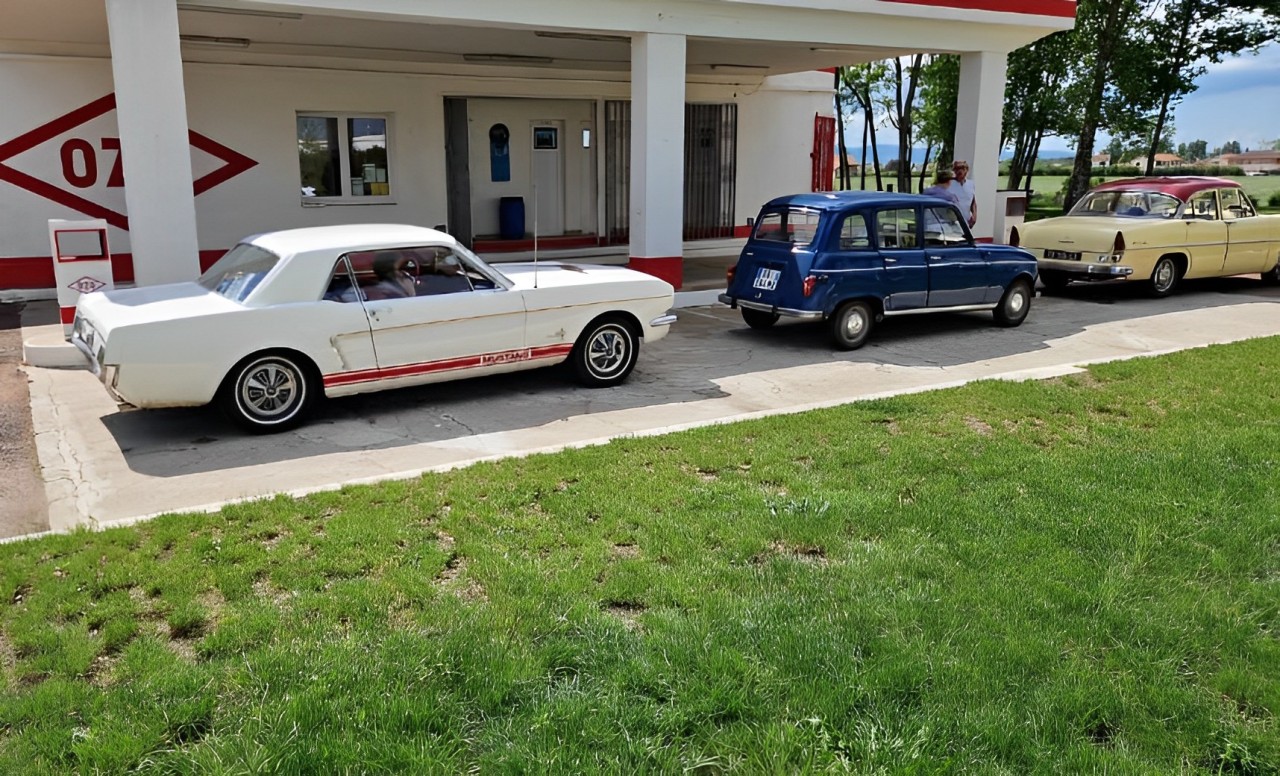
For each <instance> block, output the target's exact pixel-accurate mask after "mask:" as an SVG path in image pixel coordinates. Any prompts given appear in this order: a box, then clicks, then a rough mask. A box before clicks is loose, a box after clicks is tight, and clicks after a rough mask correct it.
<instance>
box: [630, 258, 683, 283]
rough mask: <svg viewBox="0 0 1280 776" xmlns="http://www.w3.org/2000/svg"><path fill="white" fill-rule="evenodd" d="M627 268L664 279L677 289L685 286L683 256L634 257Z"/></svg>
mask: <svg viewBox="0 0 1280 776" xmlns="http://www.w3.org/2000/svg"><path fill="white" fill-rule="evenodd" d="M627 266H628V267H630V268H631V269H634V270H637V271H639V272H643V273H645V274H646V275H653V276H654V277H655V278H662V279H663V280H665V281H667V282H668V283H670V284H671V285H673V286H675V287H676V288H677V289H679V288H680V286H681V285H683V284H684V257H683V256H652V257H641V256H632V257H631V261H630V262H628V263H627Z"/></svg>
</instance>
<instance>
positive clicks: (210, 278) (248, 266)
mask: <svg viewBox="0 0 1280 776" xmlns="http://www.w3.org/2000/svg"><path fill="white" fill-rule="evenodd" d="M279 261H280V257H279V256H277V255H275V254H274V253H272V252H271V251H268V250H266V249H264V248H259V247H258V246H256V245H250V244H248V243H240V244H239V245H237V246H236V247H234V248H232V249H231V250H229V251H227V252H226V253H224V254H223V255H222V258H220V259H218V260H217V261H216V262H214V264H213V266H212V267H210V268H209V269H207V270H205V273H204V274H203V275H201V276H200V277H199V278H197V279H196V282H197V283H199V284H200V285H201V286H203V287H205V288H207V289H209V290H210V291H212V292H213V293H215V294H218V295H219V296H225V297H226V298H228V299H230V300H232V301H234V302H243V301H244V300H245V299H247V298H249V294H251V293H253V289H255V288H257V287H258V284H259V283H261V282H262V279H263V278H265V277H266V276H267V273H269V272H271V270H272V269H274V268H275V266H276V264H277V263H278V262H279Z"/></svg>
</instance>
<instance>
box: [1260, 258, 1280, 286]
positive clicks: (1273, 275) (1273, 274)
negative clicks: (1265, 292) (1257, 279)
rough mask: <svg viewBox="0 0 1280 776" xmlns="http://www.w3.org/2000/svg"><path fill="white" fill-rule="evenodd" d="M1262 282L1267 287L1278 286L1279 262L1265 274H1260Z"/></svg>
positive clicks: (1279, 280) (1279, 277)
mask: <svg viewBox="0 0 1280 776" xmlns="http://www.w3.org/2000/svg"><path fill="white" fill-rule="evenodd" d="M1262 282H1263V283H1266V284H1267V285H1269V286H1280V261H1278V262H1276V265H1275V266H1274V267H1272V268H1271V269H1269V270H1267V271H1266V272H1264V273H1262Z"/></svg>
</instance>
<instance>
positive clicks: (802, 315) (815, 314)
mask: <svg viewBox="0 0 1280 776" xmlns="http://www.w3.org/2000/svg"><path fill="white" fill-rule="evenodd" d="M717 299H719V300H720V301H721V302H722V303H723V304H727V305H729V306H730V307H745V308H746V309H748V310H759V311H761V312H765V313H776V314H778V315H781V316H782V317H784V318H798V319H800V320H804V321H820V320H822V319H823V318H824V317H826V316H824V315H823V314H822V311H821V310H797V309H795V308H792V307H776V306H774V305H771V304H764V303H763V302H752V301H749V300H746V299H738V298H736V297H732V296H730V295H728V294H721V295H720V296H719V297H717Z"/></svg>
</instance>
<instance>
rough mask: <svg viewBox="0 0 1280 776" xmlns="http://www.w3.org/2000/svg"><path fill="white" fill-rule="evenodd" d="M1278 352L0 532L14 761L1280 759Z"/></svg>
mask: <svg viewBox="0 0 1280 776" xmlns="http://www.w3.org/2000/svg"><path fill="white" fill-rule="evenodd" d="M1278 406H1280V338H1272V339H1265V340H1254V341H1249V342H1244V343H1240V344H1236V345H1230V346H1216V347H1210V348H1205V349H1201V350H1195V351H1186V352H1181V353H1177V354H1173V355H1169V356H1164V357H1158V358H1147V359H1138V360H1134V361H1124V362H1117V363H1113V364H1107V365H1102V366H1097V367H1094V368H1092V369H1090V370H1089V371H1088V372H1085V373H1081V374H1079V375H1076V376H1072V377H1066V378H1061V379H1056V380H1052V381H1047V382H1028V383H1008V382H986V383H976V384H971V385H968V386H966V387H963V388H958V389H953V390H947V391H940V392H931V393H922V394H915V395H909V396H902V397H896V398H893V399H886V400H879V401H874V402H866V403H860V404H856V405H850V406H846V407H841V408H837V409H831V410H824V411H819V412H812V413H806V414H803V415H792V416H781V417H775V418H769V419H765V420H759V421H752V422H746V423H737V424H733V425H726V426H719V427H713V428H705V429H700V430H697V431H690V432H684V433H680V434H674V435H669V436H663V437H654V438H645V439H632V440H625V441H620V442H615V443H612V444H609V445H607V446H603V447H596V448H588V449H583V450H575V451H569V452H565V453H560V454H556V455H545V456H538V457H533V458H527V459H520V460H509V461H504V462H500V463H493V464H484V465H478V466H474V467H471V468H468V469H465V470H461V471H457V472H452V473H448V474H440V475H430V476H425V477H423V478H421V479H420V480H416V481H411V482H398V483H391V484H385V485H379V486H370V487H353V488H347V489H344V490H342V491H340V492H336V493H327V494H321V495H316V496H311V497H308V498H305V499H302V500H297V501H295V500H291V499H286V498H278V499H274V500H271V501H266V502H259V503H254V504H246V505H240V506H236V507H233V508H228V509H226V510H224V511H223V512H222V513H219V514H215V515H175V516H167V517H163V518H160V519H158V520H155V521H152V522H148V523H145V524H141V525H139V526H136V527H131V528H121V529H113V530H111V531H107V532H103V533H99V534H76V535H70V536H55V537H48V538H44V539H40V540H37V541H28V542H22V543H17V544H9V545H2V546H0V772H3V773H6V774H25V773H51V774H52V773H66V772H105V773H121V772H126V771H131V770H142V771H158V772H177V773H184V772H208V773H260V772H279V773H317V772H320V773H338V772H386V771H393V772H412V773H422V772H443V773H456V772H463V771H467V770H470V769H476V770H479V771H482V772H492V771H530V770H536V771H542V772H574V773H577V772H613V773H616V772H678V771H682V770H683V771H693V772H698V773H717V772H722V771H741V772H750V773H757V772H769V773H797V772H801V773H803V772H815V771H827V770H853V771H855V772H860V773H879V772H886V773H887V772H916V773H935V772H954V773H994V774H1024V773H1101V772H1118V773H1141V772H1157V773H1170V772H1179V773H1205V774H1219V773H1234V774H1264V773H1275V772H1276V771H1277V770H1278V769H1280V729H1278V726H1277V719H1276V712H1277V710H1278V709H1280V639H1278V638H1277V632H1278V631H1277V622H1278V621H1280V619H1278V618H1280V539H1277V537H1280V507H1278V506H1277V504H1280V477H1277V476H1276V475H1277V471H1278V469H1280V452H1278V451H1280V413H1277V407H1278Z"/></svg>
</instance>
